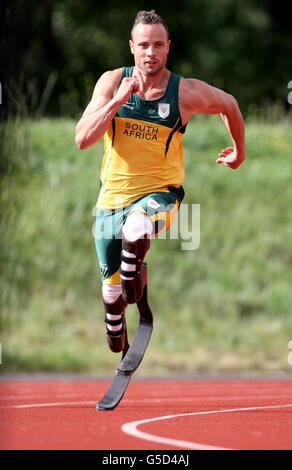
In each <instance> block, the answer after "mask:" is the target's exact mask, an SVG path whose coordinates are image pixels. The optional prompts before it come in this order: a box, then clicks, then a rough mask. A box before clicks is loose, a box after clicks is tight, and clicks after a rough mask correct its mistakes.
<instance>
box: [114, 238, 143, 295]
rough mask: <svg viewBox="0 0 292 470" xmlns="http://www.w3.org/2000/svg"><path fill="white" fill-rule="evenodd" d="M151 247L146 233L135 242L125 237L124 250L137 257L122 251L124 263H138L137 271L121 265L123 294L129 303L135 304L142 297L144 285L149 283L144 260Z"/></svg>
mask: <svg viewBox="0 0 292 470" xmlns="http://www.w3.org/2000/svg"><path fill="white" fill-rule="evenodd" d="M149 248H150V239H149V238H148V237H147V236H146V235H145V238H139V239H138V240H136V241H134V242H129V241H128V240H126V239H125V238H123V241H122V250H124V251H125V252H127V253H131V254H134V255H135V258H131V257H128V256H127V255H125V254H124V253H123V251H122V253H121V259H122V261H124V263H127V264H131V265H136V269H135V271H125V270H123V269H122V268H121V267H120V274H121V285H122V296H123V299H124V301H125V302H126V303H128V304H134V303H136V302H138V301H139V300H140V299H141V297H142V294H143V289H144V286H145V284H146V283H147V273H146V270H145V267H144V265H143V260H144V257H145V255H146V253H147V251H148V250H149ZM131 278H132V279H131Z"/></svg>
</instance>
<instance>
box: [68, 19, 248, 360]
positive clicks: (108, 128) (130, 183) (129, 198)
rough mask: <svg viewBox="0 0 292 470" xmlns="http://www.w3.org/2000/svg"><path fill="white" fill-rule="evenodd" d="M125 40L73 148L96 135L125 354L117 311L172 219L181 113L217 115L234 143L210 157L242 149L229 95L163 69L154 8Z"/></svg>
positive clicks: (106, 284) (108, 262)
mask: <svg viewBox="0 0 292 470" xmlns="http://www.w3.org/2000/svg"><path fill="white" fill-rule="evenodd" d="M129 45H130V49H131V52H132V54H133V56H134V66H131V67H123V68H119V69H116V70H112V71H107V72H105V73H104V74H103V75H102V76H101V77H100V79H99V80H98V82H97V84H96V86H95V89H94V92H93V96H92V99H91V101H90V103H89V104H88V106H87V107H86V109H85V111H84V113H83V115H82V117H81V119H80V121H79V122H78V124H77V127H76V143H77V145H78V147H79V148H80V149H86V148H88V147H91V146H92V145H94V144H95V143H96V142H98V141H99V140H100V139H101V138H102V137H104V148H105V153H104V158H103V163H102V169H101V188H100V192H99V197H98V201H97V215H96V226H95V243H96V250H97V255H98V258H99V262H100V270H101V276H102V296H103V303H104V307H105V322H106V330H107V338H108V345H109V347H110V349H111V350H112V351H113V352H120V351H123V352H124V353H125V351H126V350H127V348H128V347H129V345H128V340H127V329H126V321H125V310H126V307H127V305H128V304H129V303H135V302H137V301H139V300H140V298H141V296H142V292H143V288H144V285H145V283H146V274H145V269H144V264H143V260H144V257H145V255H146V252H147V250H148V249H149V247H150V242H151V238H153V237H155V236H157V235H158V234H160V233H162V232H163V231H165V230H167V229H168V228H169V227H170V225H171V224H172V223H173V221H174V220H175V217H176V214H177V211H178V210H179V206H180V204H181V202H182V200H183V197H184V190H183V187H182V183H183V180H184V176H185V173H184V163H183V149H182V138H183V134H184V132H185V128H186V125H187V122H188V120H189V119H190V118H191V116H193V115H194V114H196V113H206V114H220V115H221V117H222V119H223V122H224V124H225V125H226V127H227V129H228V132H229V134H230V137H231V139H232V142H233V146H232V147H228V148H226V149H224V150H222V151H221V152H220V153H219V157H218V158H217V160H216V163H222V164H224V165H226V166H227V167H229V168H232V169H236V168H238V166H239V165H240V164H241V163H242V161H243V160H244V158H245V131H244V123H243V119H242V116H241V113H240V110H239V107H238V104H237V101H236V100H235V98H234V97H233V96H231V95H230V94H227V93H225V92H224V91H222V90H220V89H218V88H214V87H213V86H210V85H208V84H207V83H205V82H202V81H200V80H196V79H186V78H183V77H181V76H179V75H177V74H175V73H173V72H171V71H169V70H168V69H167V68H166V62H167V56H168V53H169V48H170V39H169V33H168V28H167V25H166V23H165V21H164V20H163V19H162V18H161V17H160V16H159V15H158V14H157V13H155V11H154V10H151V11H140V12H139V13H138V14H137V17H136V19H135V22H134V25H133V28H132V33H131V40H130V41H129Z"/></svg>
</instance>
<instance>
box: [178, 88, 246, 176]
mask: <svg viewBox="0 0 292 470" xmlns="http://www.w3.org/2000/svg"><path fill="white" fill-rule="evenodd" d="M179 99H180V111H181V116H182V121H183V124H185V123H186V122H187V121H188V119H189V118H190V117H191V116H193V115H194V114H196V113H205V114H220V115H221V118H222V120H223V122H224V124H225V126H226V128H227V129H228V131H229V134H230V136H231V139H232V141H233V147H227V148H226V149H223V150H222V151H221V152H220V154H219V158H217V160H216V163H223V164H224V165H226V166H228V167H230V168H233V169H236V168H238V167H239V165H240V164H241V163H242V162H243V160H244V159H245V129H244V122H243V118H242V115H241V112H240V109H239V106H238V103H237V101H236V99H235V98H234V97H233V96H232V95H230V94H228V93H226V92H224V91H223V90H220V89H219V88H215V87H213V86H211V85H208V84H207V83H205V82H202V81H200V80H195V79H182V80H181V86H180V95H179Z"/></svg>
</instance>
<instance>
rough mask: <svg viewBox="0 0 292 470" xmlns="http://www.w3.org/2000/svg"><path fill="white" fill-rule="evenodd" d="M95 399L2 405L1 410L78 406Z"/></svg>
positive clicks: (93, 402)
mask: <svg viewBox="0 0 292 470" xmlns="http://www.w3.org/2000/svg"><path fill="white" fill-rule="evenodd" d="M95 403H96V400H95V401H63V402H61V401H60V402H51V403H31V404H30V405H7V406H6V405H4V406H0V410H2V409H7V408H45V407H47V406H64V405H67V406H76V405H93V404H95Z"/></svg>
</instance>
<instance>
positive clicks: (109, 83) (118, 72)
mask: <svg viewBox="0 0 292 470" xmlns="http://www.w3.org/2000/svg"><path fill="white" fill-rule="evenodd" d="M121 76H122V69H121V68H119V69H114V70H107V71H106V72H104V73H103V74H102V75H101V76H100V77H99V79H98V80H97V82H96V85H95V88H94V96H96V95H100V94H106V95H113V94H114V92H115V91H116V89H117V88H118V85H119V83H120V80H121Z"/></svg>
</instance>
